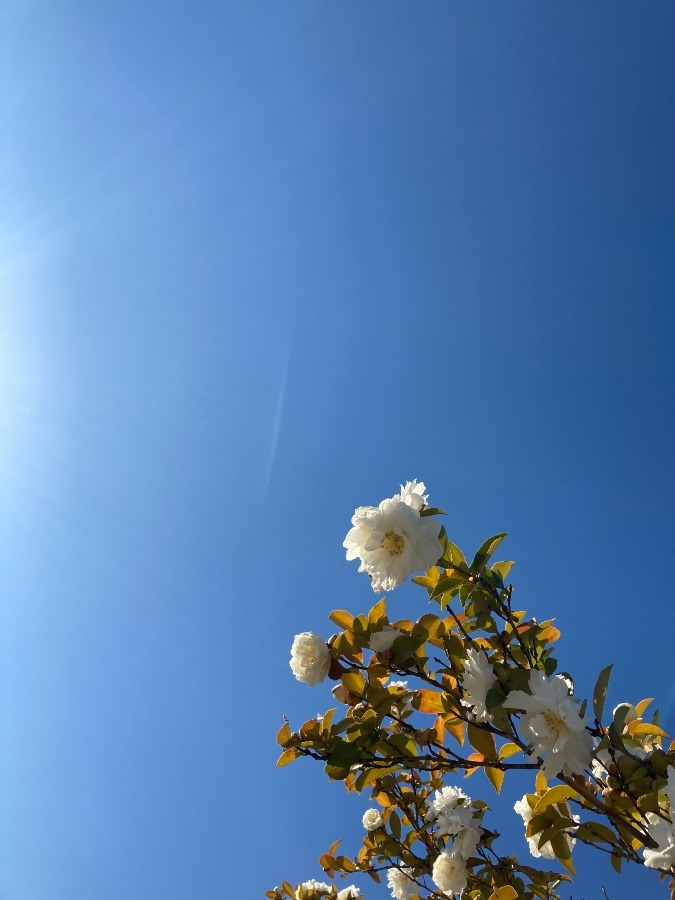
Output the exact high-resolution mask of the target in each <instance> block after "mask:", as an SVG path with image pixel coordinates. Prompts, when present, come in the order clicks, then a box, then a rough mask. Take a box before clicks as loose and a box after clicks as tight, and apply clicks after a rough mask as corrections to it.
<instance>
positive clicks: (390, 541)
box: [380, 531, 405, 556]
mask: <svg viewBox="0 0 675 900" xmlns="http://www.w3.org/2000/svg"><path fill="white" fill-rule="evenodd" d="M404 547H405V541H404V540H403V538H402V537H401V535H400V534H396V532H395V531H388V532H387V533H386V534H385V536H384V537H383V538H382V541H381V542H380V549H381V550H386V551H387V553H388V554H389V556H400V555H401V553H403V548H404Z"/></svg>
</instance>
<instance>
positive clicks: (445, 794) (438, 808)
mask: <svg viewBox="0 0 675 900" xmlns="http://www.w3.org/2000/svg"><path fill="white" fill-rule="evenodd" d="M470 802H471V799H470V797H467V795H466V794H465V793H464V791H463V790H462V789H461V788H455V787H444V788H441V789H440V791H436V793H435V795H434V799H433V800H432V801H431V805H430V806H429V809H428V810H427V814H426V816H425V817H424V821H425V822H433V821H434V820H435V819H438V818H439V817H442V816H446V815H448V813H450V812H452V811H453V810H454V809H455V808H456V807H457V806H458V805H462V806H464V805H467V804H468V803H470Z"/></svg>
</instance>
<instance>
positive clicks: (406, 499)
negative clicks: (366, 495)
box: [343, 482, 441, 593]
mask: <svg viewBox="0 0 675 900" xmlns="http://www.w3.org/2000/svg"><path fill="white" fill-rule="evenodd" d="M423 490H424V484H423V483H422V482H420V484H417V482H408V483H407V484H406V485H405V487H401V493H400V494H396V495H395V496H394V497H390V498H389V499H387V500H383V501H382V502H381V503H380V505H379V506H360V507H359V508H358V509H357V510H356V511H355V513H354V515H353V517H352V526H353V527H352V528H351V529H350V530H349V532H348V533H347V537H346V538H345V539H344V542H343V547H345V549H346V551H347V559H348V560H352V559H359V560H360V561H361V565H360V566H359V572H367V573H368V575H370V577H371V579H372V588H373V590H374V591H375V592H376V593H379V592H381V591H391V590H393V589H394V588H396V587H398V586H399V585H400V584H403V582H404V581H405V580H406V579H407V578H408V576H409V575H410V574H411V573H412V572H422V571H426V570H427V569H428V568H429V567H430V566H432V565H434V563H435V562H437V561H438V557H439V556H440V546H439V542H438V534H439V531H440V530H441V523H440V522H439V521H438V520H437V519H434V518H433V517H431V516H425V517H423V516H421V515H420V509H421V508H422V507H421V505H420V501H424V500H425V499H426V496H422V494H421V493H420V492H421V491H423Z"/></svg>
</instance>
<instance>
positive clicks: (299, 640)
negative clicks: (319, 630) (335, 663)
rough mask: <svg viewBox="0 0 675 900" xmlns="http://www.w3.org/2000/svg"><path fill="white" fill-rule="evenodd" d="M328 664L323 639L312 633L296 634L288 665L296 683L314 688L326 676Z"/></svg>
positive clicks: (326, 648)
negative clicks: (302, 683)
mask: <svg viewBox="0 0 675 900" xmlns="http://www.w3.org/2000/svg"><path fill="white" fill-rule="evenodd" d="M330 663H331V655H330V650H329V649H328V647H327V645H326V642H325V641H324V639H323V638H321V637H319V635H318V634H314V632H312V631H303V632H302V634H296V636H295V638H294V639H293V646H292V647H291V661H290V663H289V665H290V667H291V670H292V672H293V674H294V675H295V677H296V678H297V679H298V681H303V682H304V683H305V684H309V685H311V686H312V687H314V685H316V684H319V682H320V681H323V680H324V678H325V677H326V675H328V670H329V669H330Z"/></svg>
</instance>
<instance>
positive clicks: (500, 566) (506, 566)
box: [492, 560, 514, 582]
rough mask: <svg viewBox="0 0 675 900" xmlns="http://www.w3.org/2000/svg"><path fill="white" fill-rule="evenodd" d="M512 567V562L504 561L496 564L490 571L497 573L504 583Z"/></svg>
mask: <svg viewBox="0 0 675 900" xmlns="http://www.w3.org/2000/svg"><path fill="white" fill-rule="evenodd" d="M513 566H514V562H513V560H505V561H504V562H496V563H495V564H494V565H493V567H492V571H493V572H497V573H498V574H499V577H500V578H501V579H502V581H503V582H505V581H506V579H507V578H508V577H509V572H510V571H511V569H512V568H513Z"/></svg>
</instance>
